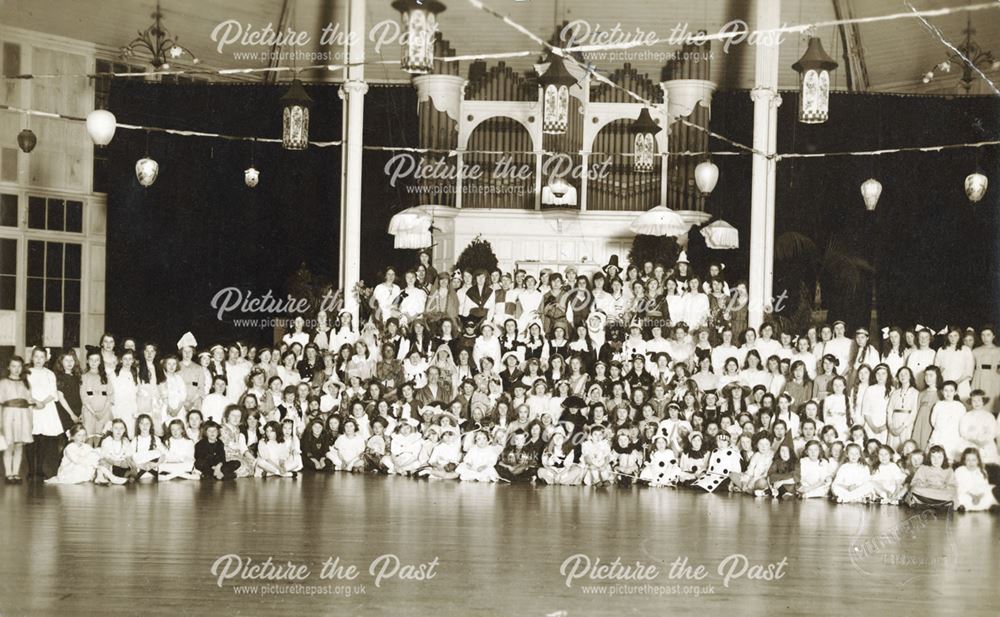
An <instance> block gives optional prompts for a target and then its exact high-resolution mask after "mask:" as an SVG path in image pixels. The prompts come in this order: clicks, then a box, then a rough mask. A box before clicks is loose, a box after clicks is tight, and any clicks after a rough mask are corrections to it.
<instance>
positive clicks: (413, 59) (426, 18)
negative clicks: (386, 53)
mask: <svg viewBox="0 0 1000 617" xmlns="http://www.w3.org/2000/svg"><path fill="white" fill-rule="evenodd" d="M392 8H394V9H396V10H397V11H399V12H400V13H401V14H402V16H403V28H405V30H406V32H404V33H403V38H402V40H401V44H402V47H403V59H402V62H401V63H400V68H402V69H403V70H404V71H406V72H407V73H412V74H416V75H422V74H424V73H429V72H430V71H431V70H432V69H433V68H434V37H435V35H436V34H437V29H438V24H437V14H438V13H440V12H442V11H444V9H445V6H444V5H443V4H441V3H440V2H437V1H436V0H422V1H421V0H396V1H395V2H393V3H392Z"/></svg>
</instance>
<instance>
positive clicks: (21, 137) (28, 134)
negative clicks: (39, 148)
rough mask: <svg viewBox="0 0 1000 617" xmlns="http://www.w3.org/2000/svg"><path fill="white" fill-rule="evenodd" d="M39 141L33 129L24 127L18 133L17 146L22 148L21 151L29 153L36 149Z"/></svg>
mask: <svg viewBox="0 0 1000 617" xmlns="http://www.w3.org/2000/svg"><path fill="white" fill-rule="evenodd" d="M37 143H38V137H36V136H35V133H34V132H33V131H32V130H31V129H24V130H22V131H21V132H20V133H18V134H17V147H18V148H20V149H21V152H24V153H25V154H29V153H30V152H31V151H32V150H34V149H35V145H36V144H37Z"/></svg>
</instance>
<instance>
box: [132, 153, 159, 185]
mask: <svg viewBox="0 0 1000 617" xmlns="http://www.w3.org/2000/svg"><path fill="white" fill-rule="evenodd" d="M159 173H160V164H159V163H157V162H156V161H154V160H153V159H151V158H149V157H144V158H141V159H139V160H138V161H137V162H136V164H135V177H136V179H138V180H139V184H141V185H143V186H150V185H152V184H153V183H154V182H156V176H158V175H159Z"/></svg>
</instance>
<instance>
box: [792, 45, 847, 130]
mask: <svg viewBox="0 0 1000 617" xmlns="http://www.w3.org/2000/svg"><path fill="white" fill-rule="evenodd" d="M792 68H793V69H795V71H796V72H798V74H799V122H802V123H804V124H822V123H823V122H826V121H827V118H829V117H830V71H832V70H834V69H835V68H837V63H836V62H835V61H834V59H833V58H831V57H830V56H829V55H827V53H826V51H825V50H824V49H823V41H821V40H820V39H819V37H815V36H812V37H809V43H808V46H807V47H806V53H804V54H802V57H801V58H799V61H798V62H796V63H795V64H793V65H792Z"/></svg>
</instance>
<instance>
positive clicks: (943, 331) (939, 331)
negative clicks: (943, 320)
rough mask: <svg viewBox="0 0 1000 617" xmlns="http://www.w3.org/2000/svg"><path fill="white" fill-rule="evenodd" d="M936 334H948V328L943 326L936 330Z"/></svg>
mask: <svg viewBox="0 0 1000 617" xmlns="http://www.w3.org/2000/svg"><path fill="white" fill-rule="evenodd" d="M938 334H948V326H945V327H943V328H941V329H940V330H938Z"/></svg>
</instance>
